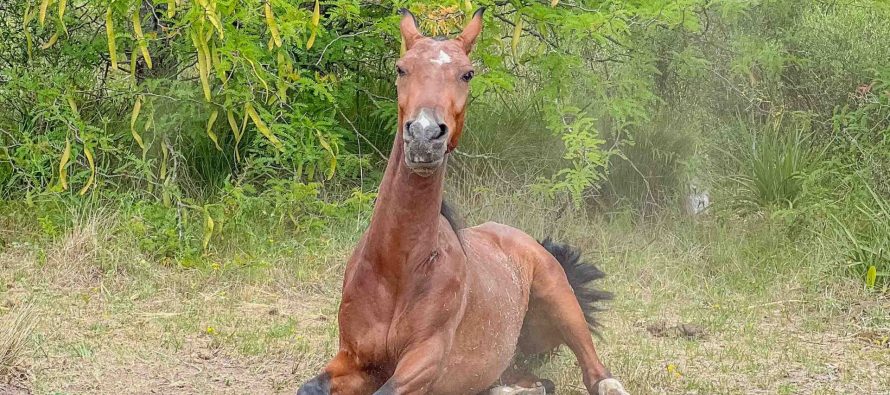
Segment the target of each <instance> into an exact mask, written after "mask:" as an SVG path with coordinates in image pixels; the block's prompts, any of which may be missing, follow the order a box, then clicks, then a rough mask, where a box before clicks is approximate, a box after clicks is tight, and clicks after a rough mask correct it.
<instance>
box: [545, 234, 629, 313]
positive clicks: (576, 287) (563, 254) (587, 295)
mask: <svg viewBox="0 0 890 395" xmlns="http://www.w3.org/2000/svg"><path fill="white" fill-rule="evenodd" d="M541 245H542V246H543V247H544V248H545V249H546V250H547V251H549V252H550V254H551V255H553V257H554V258H556V260H557V261H559V264H560V265H562V269H563V270H565V272H566V277H568V279H569V284H570V285H571V286H572V290H573V291H575V297H576V298H578V304H580V305H581V310H582V311H584V318H585V319H586V320H587V325H588V326H589V327H590V330H591V331H594V330H595V328H596V327H598V326H599V323H597V322H596V319H595V318H594V315H595V313H596V312H599V311H603V310H604V309H603V308H602V307H600V306H598V304H599V302H603V301H606V300H610V299H612V294H611V293H610V292H606V291H601V290H598V289H596V288H594V287H593V282H594V281H596V280H599V279H601V278H603V277H606V273H604V272H603V271H602V270H600V269H597V267H596V266H594V265H593V264H591V263H587V262H584V261H582V260H581V251H579V250H578V249H577V248H575V247H572V246H570V245H568V244H559V243H554V242H553V241H552V240H550V238H549V237H548V238H546V239H544V240H543V241H541Z"/></svg>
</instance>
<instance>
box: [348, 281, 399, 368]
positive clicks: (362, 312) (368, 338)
mask: <svg viewBox="0 0 890 395" xmlns="http://www.w3.org/2000/svg"><path fill="white" fill-rule="evenodd" d="M353 296H354V297H353ZM387 299H388V296H387V295H383V294H375V292H373V291H371V292H367V293H365V294H356V293H353V292H347V291H344V294H343V302H342V304H341V305H340V317H339V321H340V341H341V343H343V344H341V346H346V347H347V348H348V349H350V350H351V351H352V352H353V353H354V354H355V356H356V357H357V358H358V359H359V360H360V361H362V362H363V363H365V364H368V365H372V364H378V363H380V362H381V361H383V360H385V359H386V338H387V334H388V332H389V326H390V318H391V317H392V305H391V303H386V300H387Z"/></svg>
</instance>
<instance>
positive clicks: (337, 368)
mask: <svg viewBox="0 0 890 395" xmlns="http://www.w3.org/2000/svg"><path fill="white" fill-rule="evenodd" d="M353 361H354V358H352V357H350V356H349V355H348V354H347V353H346V352H343V351H341V352H340V353H338V354H337V356H335V357H334V359H333V360H331V362H329V363H328V365H327V366H326V367H325V369H324V371H322V373H321V374H319V375H318V376H315V377H314V378H313V379H312V380H309V381H307V382H306V383H305V384H303V385H302V386H301V387H300V389H299V390H297V395H365V394H370V393H371V392H373V391H374V390H375V389H376V388H377V387H378V386H379V385H380V383H379V381H377V380H375V379H374V378H373V377H371V376H370V375H368V374H367V373H366V372H365V371H364V370H363V369H361V368H360V367H358V366H355V363H354V362H353Z"/></svg>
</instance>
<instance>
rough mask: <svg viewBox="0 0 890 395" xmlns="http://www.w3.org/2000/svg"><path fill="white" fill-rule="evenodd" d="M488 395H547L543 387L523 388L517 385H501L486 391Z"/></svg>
mask: <svg viewBox="0 0 890 395" xmlns="http://www.w3.org/2000/svg"><path fill="white" fill-rule="evenodd" d="M488 393H489V395H547V390H545V389H544V386H543V385H539V386H537V387H534V388H525V387H520V386H518V385H502V386H500V387H494V388H492V389H491V390H489V391H488Z"/></svg>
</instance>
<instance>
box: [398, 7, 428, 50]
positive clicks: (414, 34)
mask: <svg viewBox="0 0 890 395" xmlns="http://www.w3.org/2000/svg"><path fill="white" fill-rule="evenodd" d="M399 14H402V22H401V23H400V24H399V30H401V31H402V39H403V40H405V49H411V47H412V46H414V43H416V42H417V41H419V40H420V39H421V38H423V34H420V30H417V19H415V18H414V14H412V13H411V11H408V9H407V8H402V9H400V10H399Z"/></svg>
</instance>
